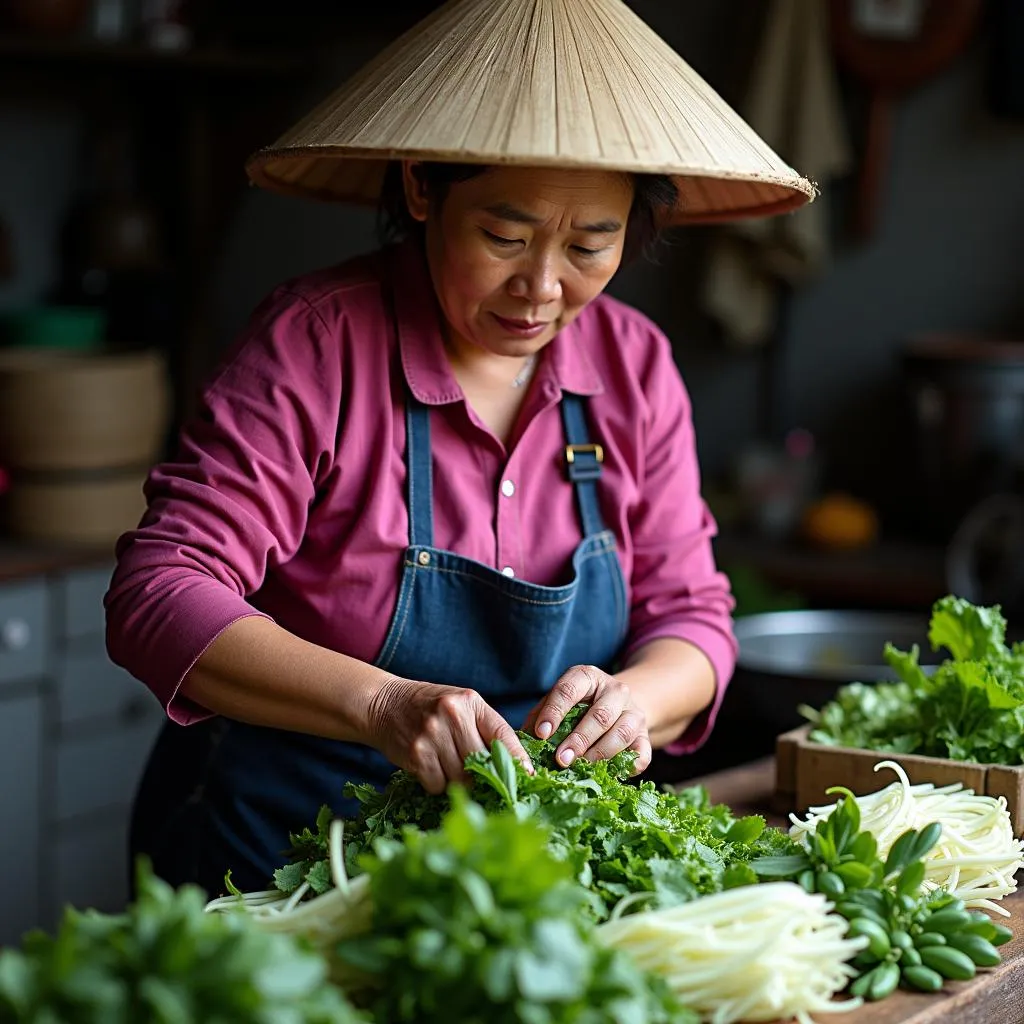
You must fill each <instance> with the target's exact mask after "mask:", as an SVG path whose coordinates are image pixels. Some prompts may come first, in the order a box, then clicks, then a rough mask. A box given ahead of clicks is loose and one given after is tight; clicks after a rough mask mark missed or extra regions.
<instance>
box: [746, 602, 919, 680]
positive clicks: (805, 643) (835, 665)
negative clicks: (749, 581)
mask: <svg viewBox="0 0 1024 1024" xmlns="http://www.w3.org/2000/svg"><path fill="white" fill-rule="evenodd" d="M735 628H736V639H737V640H738V642H739V645H740V655H739V662H738V665H739V667H740V668H741V669H742V670H743V671H744V672H751V673H757V674H758V675H761V676H765V677H773V676H774V677H777V679H779V680H799V681H807V682H810V683H811V684H812V687H811V689H812V691H821V692H825V691H826V690H828V691H832V690H834V689H835V685H833V684H842V683H849V682H854V681H861V682H876V681H877V680H879V679H891V678H894V674H893V673H892V671H891V670H890V669H889V666H888V665H887V664H886V663H885V659H884V657H883V653H882V652H883V651H884V650H885V645H886V643H892V644H894V645H895V646H896V647H898V648H900V650H904V651H907V650H910V648H911V647H912V646H913V645H914V644H917V646H918V647H919V648H920V651H921V662H922V664H926V665H927V664H937V663H938V660H939V658H938V656H937V655H935V654H934V653H933V652H932V650H931V647H930V645H929V643H928V619H927V617H922V616H916V615H900V614H889V613H885V612H845V611H844V612H833V611H802V612H772V613H769V614H765V615H750V616H747V617H745V618H741V619H737V620H736V627H735ZM741 685H742V684H741ZM778 685H779V684H778V683H776V684H775V687H773V689H775V693H776V698H778V697H780V696H781V694H780V691H779V689H778Z"/></svg>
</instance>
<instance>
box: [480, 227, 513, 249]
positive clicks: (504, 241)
mask: <svg viewBox="0 0 1024 1024" xmlns="http://www.w3.org/2000/svg"><path fill="white" fill-rule="evenodd" d="M480 230H481V231H482V232H483V233H484V235H485V236H486V237H487V238H488V240H490V241H491V242H493V243H494V244H495V245H502V246H513V245H519V239H518V238H505V237H504V236H502V235H496V234H495V233H494V232H493V231H488V230H487V228H481V229H480Z"/></svg>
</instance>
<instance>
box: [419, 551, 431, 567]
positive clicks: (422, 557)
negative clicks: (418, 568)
mask: <svg viewBox="0 0 1024 1024" xmlns="http://www.w3.org/2000/svg"><path fill="white" fill-rule="evenodd" d="M419 562H420V565H430V553H429V552H427V551H421V552H420V553H419Z"/></svg>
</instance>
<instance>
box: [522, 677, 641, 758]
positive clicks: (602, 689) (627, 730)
mask: <svg viewBox="0 0 1024 1024" xmlns="http://www.w3.org/2000/svg"><path fill="white" fill-rule="evenodd" d="M581 701H583V702H586V703H587V704H589V705H590V707H589V708H588V709H587V712H586V714H584V716H583V717H582V718H581V719H580V720H579V721H578V722H577V723H576V728H575V729H573V731H572V732H571V733H569V735H568V736H566V738H565V739H564V740H562V742H561V743H560V744H559V745H558V749H557V750H556V751H555V759H556V760H557V761H558V763H559V764H561V765H570V764H572V762H573V761H574V760H575V759H576V758H578V757H586V758H587V760H589V761H603V760H607V759H608V758H610V757H614V756H615V755H616V754H617V753H619V751H621V750H635V751H636V755H637V757H636V764H635V766H634V774H636V775H639V774H640V772H642V771H644V769H646V768H647V766H648V765H649V764H650V763H651V737H650V735H649V734H648V731H647V719H646V716H645V715H644V712H643V710H642V709H641V708H640V707H639V706H638V705H637V703H636V701H635V700H634V699H633V695H632V693H631V692H630V689H629V686H628V684H626V683H624V682H622V681H621V680H619V679H616V678H615V677H614V676H610V675H608V673H607V672H602V671H601V669H599V668H594V666H593V665H577V666H575V667H574V668H571V669H569V671H568V672H566V673H565V675H563V676H562V678H561V679H559V680H558V682H557V683H555V685H554V686H553V687H552V688H551V692H550V693H549V694H548V695H547V696H546V697H545V698H544V699H543V700H542V701H541V702H540V703H539V704H538V705H537V706H536V707H535V708H534V709H533V710H532V711H531V712H530V714H529V715H527V718H526V722H525V723H524V724H523V729H524V731H526V732H529V733H532V734H533V735H535V736H539V737H540V738H541V739H542V740H544V739H547V738H548V737H549V736H550V735H551V734H552V733H553V732H554V731H555V730H556V729H557V728H558V727H559V726H560V725H561V724H562V719H563V718H565V716H566V715H567V714H568V713H569V712H570V711H571V710H572V709H573V708H574V707H575V706H576V705H577V704H579V703H580V702H581Z"/></svg>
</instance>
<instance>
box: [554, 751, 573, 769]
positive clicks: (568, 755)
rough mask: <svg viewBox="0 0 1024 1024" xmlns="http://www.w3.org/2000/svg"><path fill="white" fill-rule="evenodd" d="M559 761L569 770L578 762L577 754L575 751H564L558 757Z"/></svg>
mask: <svg viewBox="0 0 1024 1024" xmlns="http://www.w3.org/2000/svg"><path fill="white" fill-rule="evenodd" d="M558 760H559V761H561V762H562V764H564V765H565V767H566V768H568V767H569V765H571V764H572V763H573V761H575V760H576V752H575V751H574V750H563V751H562V752H561V753H560V754H559V755H558Z"/></svg>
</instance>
